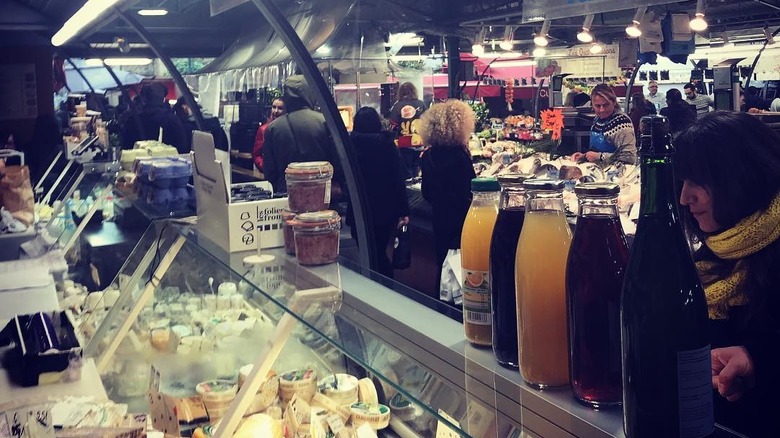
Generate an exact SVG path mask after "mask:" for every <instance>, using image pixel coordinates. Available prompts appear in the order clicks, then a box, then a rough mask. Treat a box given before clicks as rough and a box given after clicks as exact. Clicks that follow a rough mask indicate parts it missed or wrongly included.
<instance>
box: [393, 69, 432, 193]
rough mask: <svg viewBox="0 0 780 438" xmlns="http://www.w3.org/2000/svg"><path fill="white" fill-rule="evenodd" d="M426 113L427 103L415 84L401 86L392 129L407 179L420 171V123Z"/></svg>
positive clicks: (408, 83)
mask: <svg viewBox="0 0 780 438" xmlns="http://www.w3.org/2000/svg"><path fill="white" fill-rule="evenodd" d="M424 111H425V102H423V101H422V100H420V98H419V97H418V94H417V88H416V87H415V86H414V84H412V83H411V82H404V83H403V84H401V85H400V86H399V87H398V100H397V101H396V102H395V103H394V104H393V106H392V108H390V127H391V128H392V129H393V131H395V134H396V144H397V145H398V150H399V152H400V154H401V160H402V161H403V163H404V170H405V177H406V179H409V178H414V177H416V176H417V173H418V172H419V169H420V152H421V151H422V146H423V142H422V139H421V138H420V135H419V123H420V116H421V115H422V113H423V112H424Z"/></svg>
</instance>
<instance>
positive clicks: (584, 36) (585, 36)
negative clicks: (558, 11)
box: [577, 14, 594, 43]
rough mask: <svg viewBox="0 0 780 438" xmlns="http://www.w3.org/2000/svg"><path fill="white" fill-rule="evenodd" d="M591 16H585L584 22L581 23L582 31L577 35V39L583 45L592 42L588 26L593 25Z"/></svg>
mask: <svg viewBox="0 0 780 438" xmlns="http://www.w3.org/2000/svg"><path fill="white" fill-rule="evenodd" d="M593 17H594V15H593V14H589V15H586V16H585V22H584V23H582V30H581V31H580V32H579V33H578V34H577V39H578V40H579V41H580V42H583V43H589V42H591V41H593V34H591V33H590V26H591V25H592V24H593Z"/></svg>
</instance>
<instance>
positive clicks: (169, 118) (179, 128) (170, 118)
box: [120, 83, 186, 150]
mask: <svg viewBox="0 0 780 438" xmlns="http://www.w3.org/2000/svg"><path fill="white" fill-rule="evenodd" d="M167 94H168V89H167V88H165V86H164V85H162V84H158V83H151V84H146V85H144V86H143V88H141V91H140V93H139V96H140V97H139V99H140V109H139V110H138V111H137V112H135V113H133V114H131V115H130V116H129V117H128V118H127V119H124V124H123V126H122V130H121V134H120V135H121V138H122V149H132V148H133V145H134V144H135V142H136V141H138V140H157V138H158V137H159V135H160V129H161V128H162V131H163V137H162V141H163V143H165V144H168V145H171V146H174V147H175V148H176V149H179V150H183V149H184V148H185V147H186V146H185V139H184V126H183V125H182V123H181V120H180V119H179V118H178V117H177V116H176V114H174V113H173V111H172V110H171V107H170V105H168V102H166V101H165V96H166V95H167Z"/></svg>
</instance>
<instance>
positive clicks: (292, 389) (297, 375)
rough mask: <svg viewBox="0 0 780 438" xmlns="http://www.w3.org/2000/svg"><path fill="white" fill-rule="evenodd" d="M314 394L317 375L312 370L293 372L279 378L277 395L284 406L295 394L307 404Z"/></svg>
mask: <svg viewBox="0 0 780 438" xmlns="http://www.w3.org/2000/svg"><path fill="white" fill-rule="evenodd" d="M316 392H317V373H316V372H315V371H314V370H312V369H300V370H293V371H289V372H287V373H284V374H282V375H281V376H280V377H279V393H280V395H281V399H282V403H284V404H287V403H289V401H290V400H291V399H292V398H293V395H295V394H298V397H300V398H302V399H304V400H306V402H309V401H311V398H312V397H313V396H314V394H315V393H316Z"/></svg>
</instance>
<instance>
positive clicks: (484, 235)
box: [460, 178, 501, 345]
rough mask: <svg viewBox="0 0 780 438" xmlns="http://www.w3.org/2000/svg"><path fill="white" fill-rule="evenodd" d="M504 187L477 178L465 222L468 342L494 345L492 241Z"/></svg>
mask: <svg viewBox="0 0 780 438" xmlns="http://www.w3.org/2000/svg"><path fill="white" fill-rule="evenodd" d="M500 189H501V186H500V185H499V184H498V180H496V179H495V178H474V179H472V180H471V191H472V193H473V194H474V197H473V199H472V201H471V207H470V208H469V211H468V213H467V214H466V220H465V222H464V223H463V232H462V234H461V237H460V260H461V268H462V269H463V285H462V286H463V327H464V328H465V330H466V339H468V341H469V342H471V343H472V344H476V345H490V344H491V340H492V337H493V326H492V321H493V318H492V316H491V313H490V275H489V274H490V273H489V269H490V238H491V236H492V235H493V226H495V224H496V216H498V194H499V190H500Z"/></svg>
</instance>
